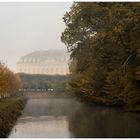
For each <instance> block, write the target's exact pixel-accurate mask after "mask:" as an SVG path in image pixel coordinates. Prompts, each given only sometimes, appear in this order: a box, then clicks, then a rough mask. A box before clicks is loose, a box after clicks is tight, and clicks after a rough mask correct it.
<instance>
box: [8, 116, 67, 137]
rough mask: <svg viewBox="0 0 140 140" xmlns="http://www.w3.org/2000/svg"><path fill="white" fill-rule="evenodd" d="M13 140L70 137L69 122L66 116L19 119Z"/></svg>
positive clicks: (12, 134)
mask: <svg viewBox="0 0 140 140" xmlns="http://www.w3.org/2000/svg"><path fill="white" fill-rule="evenodd" d="M10 137H11V138H12V137H13V138H43V137H44V138H45V137H46V138H49V137H53V138H55V137H56V138H59V137H60V138H62V137H65V138H66V137H70V132H69V130H68V122H67V118H66V117H65V116H60V117H54V116H43V117H32V118H27V117H24V119H22V118H21V120H20V119H19V123H18V124H17V125H16V126H15V127H14V128H13V130H12V132H11V135H10Z"/></svg>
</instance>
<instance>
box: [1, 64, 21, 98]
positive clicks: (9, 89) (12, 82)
mask: <svg viewBox="0 0 140 140" xmlns="http://www.w3.org/2000/svg"><path fill="white" fill-rule="evenodd" d="M20 86H21V82H20V78H19V76H18V75H17V74H14V73H13V72H12V71H11V70H10V69H9V68H7V66H6V65H5V64H4V63H2V62H0V98H4V97H7V96H11V95H13V94H15V93H16V92H17V91H18V89H19V88H20Z"/></svg>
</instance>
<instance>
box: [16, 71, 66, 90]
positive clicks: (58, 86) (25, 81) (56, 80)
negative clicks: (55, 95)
mask: <svg viewBox="0 0 140 140" xmlns="http://www.w3.org/2000/svg"><path fill="white" fill-rule="evenodd" d="M19 76H20V79H21V82H22V89H23V90H32V89H33V90H38V89H40V90H48V89H51V88H52V89H54V90H66V89H67V88H68V85H67V83H68V82H67V81H68V77H67V76H63V75H40V74H25V73H19Z"/></svg>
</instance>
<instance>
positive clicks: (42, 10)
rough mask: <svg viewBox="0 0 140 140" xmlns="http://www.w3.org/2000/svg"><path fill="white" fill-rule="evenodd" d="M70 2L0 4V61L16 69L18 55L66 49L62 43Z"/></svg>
mask: <svg viewBox="0 0 140 140" xmlns="http://www.w3.org/2000/svg"><path fill="white" fill-rule="evenodd" d="M71 5H72V3H70V2H46V3H39V2H38V3H31V2H27V3H26V2H24V3H22V2H20V3H17V2H12V3H8V2H6V3H2V2H1V3H0V60H2V61H4V62H6V63H7V65H8V66H9V67H10V68H11V69H12V70H14V71H15V68H16V62H17V61H18V60H19V58H20V57H21V56H24V55H26V54H28V53H30V52H33V51H36V50H48V49H66V46H65V45H64V44H63V43H62V42H61V40H60V36H61V32H63V30H64V29H65V24H64V22H63V19H62V18H63V16H64V14H65V13H66V12H67V11H69V8H70V6H71Z"/></svg>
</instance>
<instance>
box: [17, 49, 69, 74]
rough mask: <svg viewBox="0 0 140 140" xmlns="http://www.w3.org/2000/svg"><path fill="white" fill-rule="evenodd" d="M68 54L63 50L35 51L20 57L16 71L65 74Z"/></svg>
mask: <svg viewBox="0 0 140 140" xmlns="http://www.w3.org/2000/svg"><path fill="white" fill-rule="evenodd" d="M68 61H69V55H68V54H67V53H66V51H64V50H47V51H35V52H33V53H30V54H28V55H25V56H23V57H21V58H20V60H19V61H18V62H17V72H18V73H27V74H47V75H66V74H68V73H69V68H68Z"/></svg>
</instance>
